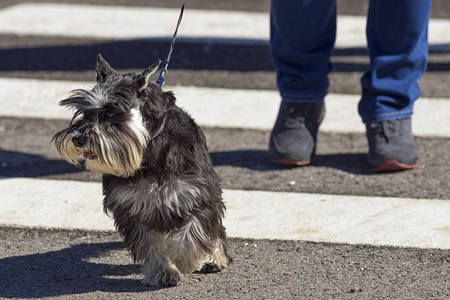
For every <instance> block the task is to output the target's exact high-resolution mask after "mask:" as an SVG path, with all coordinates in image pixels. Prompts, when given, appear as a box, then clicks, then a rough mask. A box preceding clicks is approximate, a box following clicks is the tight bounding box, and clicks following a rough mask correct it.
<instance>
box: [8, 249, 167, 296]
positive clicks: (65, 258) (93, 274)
mask: <svg viewBox="0 0 450 300" xmlns="http://www.w3.org/2000/svg"><path fill="white" fill-rule="evenodd" d="M122 247H123V246H122V243H120V242H108V243H97V244H78V245H75V246H72V247H69V248H65V249H62V250H59V251H51V252H45V253H36V254H31V255H25V256H13V257H7V258H3V259H0V266H1V272H0V282H1V283H2V284H1V285H0V297H1V298H43V297H52V296H61V295H74V294H83V293H88V292H93V291H104V292H148V291H152V290H158V289H161V288H151V287H146V286H143V285H142V284H141V279H140V278H141V276H140V275H139V274H140V267H139V266H137V265H133V264H132V263H131V261H130V264H129V265H112V264H104V263H95V262H89V261H88V260H89V258H91V257H98V256H101V255H103V254H104V253H107V252H108V251H112V250H117V249H121V248H122ZM133 274H136V276H137V277H139V279H138V278H136V279H134V278H126V277H127V276H131V275H133Z"/></svg>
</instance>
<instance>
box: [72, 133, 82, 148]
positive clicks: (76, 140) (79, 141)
mask: <svg viewBox="0 0 450 300" xmlns="http://www.w3.org/2000/svg"><path fill="white" fill-rule="evenodd" d="M72 143H73V144H74V145H75V147H78V148H83V146H84V143H83V140H82V136H74V137H72Z"/></svg>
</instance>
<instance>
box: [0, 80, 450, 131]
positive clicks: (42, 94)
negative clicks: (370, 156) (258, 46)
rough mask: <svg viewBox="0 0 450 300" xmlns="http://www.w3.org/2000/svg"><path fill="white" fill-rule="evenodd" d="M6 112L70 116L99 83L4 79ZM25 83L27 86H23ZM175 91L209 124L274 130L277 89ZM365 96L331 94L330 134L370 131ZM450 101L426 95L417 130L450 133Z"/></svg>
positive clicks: (2, 109)
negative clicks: (70, 103)
mask: <svg viewBox="0 0 450 300" xmlns="http://www.w3.org/2000/svg"><path fill="white" fill-rule="evenodd" d="M0 85H1V86H3V88H2V89H1V90H0V98H1V99H2V102H0V116H14V117H30V118H55V119H70V118H71V113H70V112H69V111H67V110H66V109H64V108H61V107H59V106H58V105H57V103H58V102H59V101H60V100H62V99H64V98H66V97H67V96H68V95H69V91H71V90H74V89H77V88H88V89H90V88H92V87H93V86H94V83H93V82H90V83H79V82H67V81H50V80H35V79H10V78H0ZM23 86H27V88H26V89H23ZM164 89H165V90H173V91H174V92H175V95H176V96H177V98H178V100H177V101H178V105H179V106H181V107H183V108H184V109H186V111H188V112H189V113H190V114H191V115H192V116H193V117H194V119H195V120H196V121H197V122H198V123H199V124H200V125H203V126H210V127H223V128H247V129H264V130H269V129H271V126H272V125H273V124H274V122H275V118H276V114H277V112H278V106H279V96H278V92H276V91H265V90H239V89H232V90H231V89H219V88H203V87H184V86H165V87H164ZM243 99H245V101H244V100H243ZM358 101H359V96H357V95H341V94H330V95H328V97H327V102H326V103H327V111H328V113H327V115H326V117H325V120H324V122H323V124H322V125H321V130H322V131H324V132H364V130H365V128H364V125H363V124H362V123H361V120H360V118H359V116H358V114H357V112H356V109H357V104H358ZM449 111H450V101H445V99H433V98H421V99H420V101H417V103H416V113H415V115H414V117H413V120H414V122H413V131H414V134H415V135H417V136H436V137H439V136H440V137H450V118H448V117H447V114H448V112H449Z"/></svg>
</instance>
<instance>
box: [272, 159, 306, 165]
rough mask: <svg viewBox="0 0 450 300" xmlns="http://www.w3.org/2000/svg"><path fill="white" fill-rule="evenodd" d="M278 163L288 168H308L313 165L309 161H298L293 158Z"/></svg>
mask: <svg viewBox="0 0 450 300" xmlns="http://www.w3.org/2000/svg"><path fill="white" fill-rule="evenodd" d="M277 163H279V164H282V165H287V166H306V165H309V164H310V163H311V160H307V161H296V160H294V159H291V158H283V159H282V160H279V161H277Z"/></svg>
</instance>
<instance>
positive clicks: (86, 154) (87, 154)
mask: <svg viewBox="0 0 450 300" xmlns="http://www.w3.org/2000/svg"><path fill="white" fill-rule="evenodd" d="M83 157H84V158H85V159H95V158H96V156H95V154H94V153H93V152H91V151H86V152H83Z"/></svg>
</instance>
